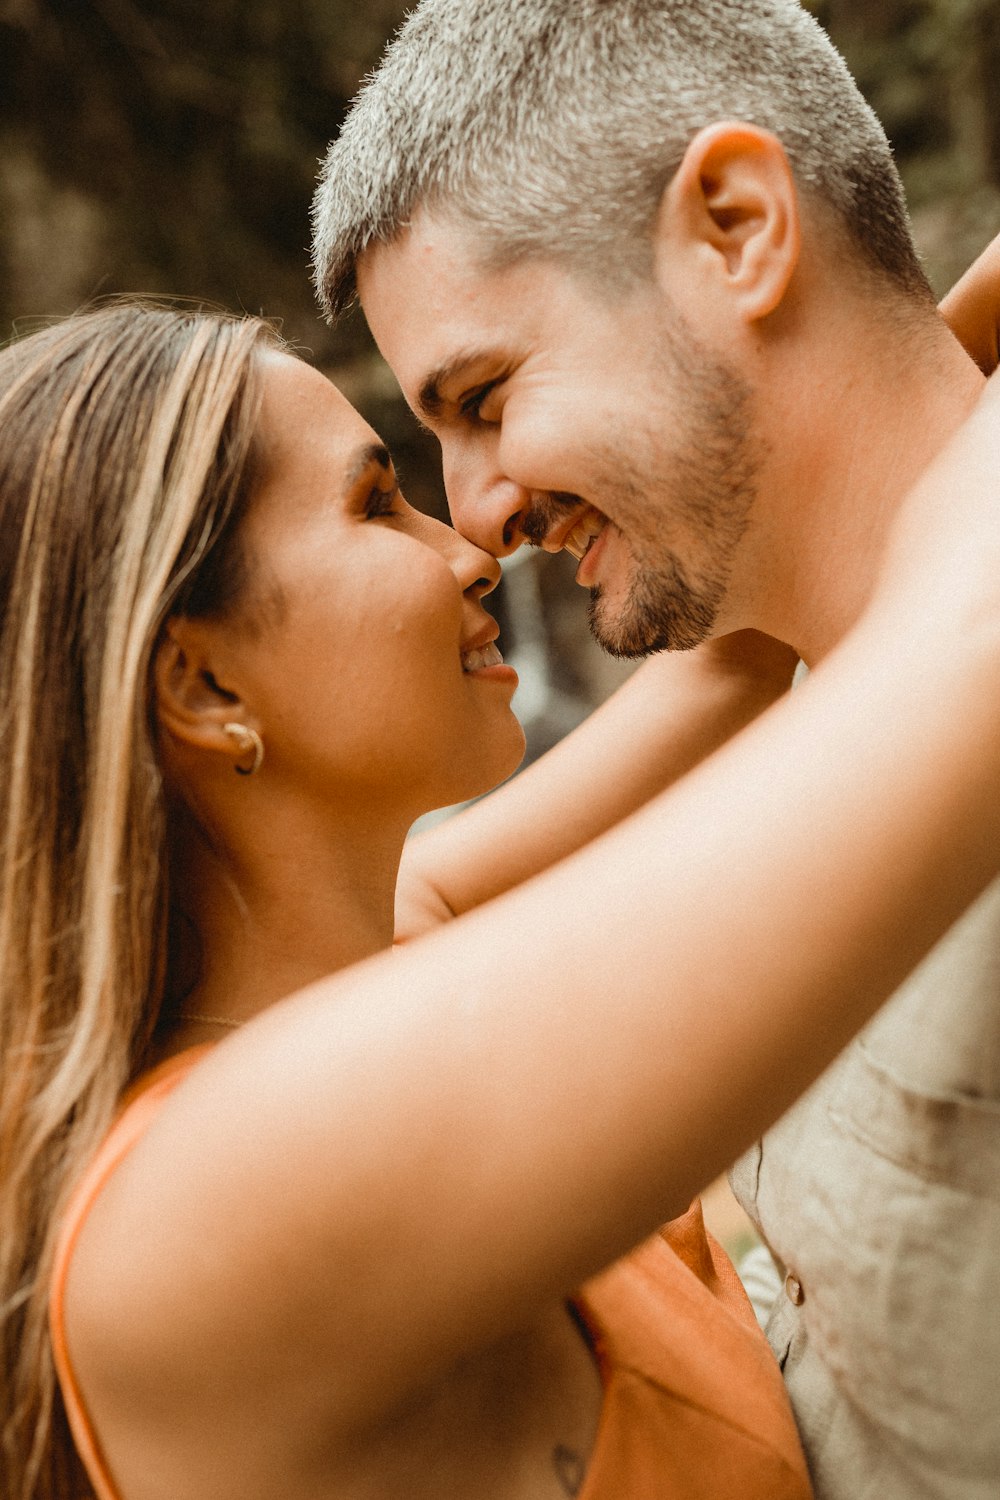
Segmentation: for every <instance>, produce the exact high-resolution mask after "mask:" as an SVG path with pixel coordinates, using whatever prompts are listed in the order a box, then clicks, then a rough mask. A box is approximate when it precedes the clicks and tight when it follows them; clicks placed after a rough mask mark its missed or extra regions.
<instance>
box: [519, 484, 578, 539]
mask: <svg viewBox="0 0 1000 1500" xmlns="http://www.w3.org/2000/svg"><path fill="white" fill-rule="evenodd" d="M586 503H587V502H586V501H585V500H583V499H582V497H581V496H580V495H570V494H568V493H566V492H564V491H561V490H554V491H553V492H552V493H551V494H549V495H546V496H545V497H544V499H539V500H536V501H534V502H533V504H531V505H530V506H529V507H528V509H527V510H524V511H522V512H521V515H520V518H519V521H518V526H519V528H520V531H521V535H522V536H523V537H524V540H525V541H526V542H527V543H528V545H529V546H531V547H540V546H541V545H542V543H543V542H544V540H545V538H546V536H547V535H548V533H549V530H550V528H551V527H552V526H554V525H555V523H556V521H558V520H561V519H562V517H564V516H565V515H566V514H567V513H568V512H569V511H571V510H577V509H578V508H579V507H580V506H581V505H585V504H586Z"/></svg>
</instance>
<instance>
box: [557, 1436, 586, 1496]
mask: <svg viewBox="0 0 1000 1500" xmlns="http://www.w3.org/2000/svg"><path fill="white" fill-rule="evenodd" d="M552 1462H553V1463H554V1464H555V1469H556V1474H557V1475H558V1478H559V1483H560V1484H561V1485H562V1487H563V1489H564V1490H565V1491H566V1493H567V1495H578V1494H579V1493H580V1490H581V1489H582V1488H583V1477H584V1474H585V1473H586V1465H585V1464H584V1461H583V1459H582V1458H581V1457H580V1455H579V1453H574V1452H573V1450H572V1448H567V1447H566V1446H565V1444H564V1443H559V1444H557V1446H556V1447H555V1448H554V1449H553V1452H552Z"/></svg>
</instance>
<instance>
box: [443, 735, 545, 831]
mask: <svg viewBox="0 0 1000 1500" xmlns="http://www.w3.org/2000/svg"><path fill="white" fill-rule="evenodd" d="M511 725H512V729H511V732H510V734H509V735H508V736H507V743H506V744H505V745H504V746H501V745H500V744H499V743H498V742H497V741H493V743H492V744H491V746H490V754H489V755H488V756H483V758H482V760H481V762H480V763H479V764H477V765H474V766H471V767H467V768H466V771H467V774H466V775H463V776H462V777H461V778H459V777H457V776H455V775H454V771H455V768H454V767H452V768H451V771H452V774H451V776H450V777H449V785H448V787H447V789H445V788H441V789H440V790H438V791H437V792H433V793H432V792H431V791H430V789H428V801H427V804H426V806H424V807H423V808H422V809H421V811H420V814H419V818H420V819H422V818H424V817H426V816H428V815H431V816H432V817H433V818H434V821H437V818H436V817H435V815H438V814H442V813H443V812H445V811H446V810H447V809H449V808H455V809H456V810H457V809H458V808H460V807H464V806H465V805H466V804H467V803H469V802H475V801H476V800H477V799H478V798H479V797H485V796H486V794H487V792H493V791H496V789H497V787H498V786H502V785H503V783H504V782H505V781H507V780H508V779H509V778H510V777H511V776H513V774H514V772H515V771H516V770H517V769H518V767H519V766H520V764H521V762H522V761H523V759H524V750H525V738H524V730H523V729H522V728H521V725H520V723H519V721H518V720H517V719H515V718H514V717H513V715H511Z"/></svg>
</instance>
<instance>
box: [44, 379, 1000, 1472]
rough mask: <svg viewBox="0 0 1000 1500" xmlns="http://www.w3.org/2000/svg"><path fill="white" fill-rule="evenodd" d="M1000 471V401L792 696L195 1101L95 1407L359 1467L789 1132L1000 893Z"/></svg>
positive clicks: (104, 1239) (104, 1260) (150, 1169)
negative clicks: (386, 1424)
mask: <svg viewBox="0 0 1000 1500" xmlns="http://www.w3.org/2000/svg"><path fill="white" fill-rule="evenodd" d="M998 449H1000V386H997V387H996V388H992V387H991V388H990V390H989V391H988V392H987V395H986V397H985V398H984V401H983V403H982V405H981V406H980V408H979V410H978V413H977V416H976V417H975V419H974V420H973V422H972V423H971V424H970V425H969V426H968V427H967V428H966V430H965V431H964V432H963V433H962V434H961V435H960V437H959V439H958V440H957V441H956V442H955V443H953V444H952V445H951V446H950V448H949V449H948V451H947V452H946V454H945V455H944V456H943V457H942V459H941V460H940V461H939V463H938V464H937V465H935V466H934V469H933V470H932V471H931V473H930V475H929V476H928V477H927V479H925V480H924V481H923V482H922V484H921V485H920V486H919V487H918V489H917V491H916V492H915V494H914V497H913V498H912V500H911V503H910V504H909V506H908V510H907V514H906V516H905V517H904V522H905V524H904V526H903V527H902V528H901V530H900V536H899V541H898V543H897V545H896V549H895V551H896V561H895V564H894V567H893V569H892V571H891V572H890V575H889V581H888V582H887V583H886V584H885V585H884V586H883V588H882V590H881V593H880V596H879V599H878V600H877V601H876V604H875V606H874V607H873V608H872V609H870V610H869V611H868V613H867V615H866V617H865V618H864V619H863V620H862V621H861V622H860V623H859V625H858V626H857V627H856V629H855V630H854V631H853V632H852V633H851V635H850V637H849V638H848V639H847V640H846V641H845V642H844V644H843V645H842V646H841V647H840V648H838V650H837V651H836V652H834V653H833V654H832V655H831V657H830V658H829V659H828V660H827V661H826V662H824V663H823V664H822V665H821V666H820V667H819V668H818V669H817V670H816V672H815V673H814V674H813V676H812V678H811V679H810V680H809V681H808V682H807V683H806V684H805V685H804V686H803V688H802V689H801V691H799V692H796V693H794V694H790V695H787V696H786V697H785V698H784V699H783V700H782V701H781V702H779V703H778V704H776V705H775V706H774V707H773V708H771V709H769V710H768V711H767V712H766V713H765V714H763V715H762V716H761V717H760V718H759V719H758V720H757V722H756V723H754V724H753V725H751V726H750V727H749V728H748V729H747V730H746V731H745V732H744V733H743V734H742V735H740V736H739V737H738V738H737V739H735V740H734V741H732V742H731V743H730V744H729V745H727V746H725V747H724V748H723V749H721V750H720V751H719V752H718V753H717V754H716V755H714V756H712V757H711V758H710V759H709V760H707V761H706V762H704V763H703V764H702V765H701V766H699V767H698V768H697V769H696V770H695V771H693V772H692V773H691V775H689V776H688V777H686V778H684V780H683V781H681V782H680V783H679V784H678V785H677V786H676V787H675V788H674V789H672V790H671V791H669V792H667V793H665V794H664V795H661V796H658V797H656V798H654V799H653V800H652V801H651V802H650V803H649V804H648V805H647V806H646V807H645V808H643V809H642V810H640V811H639V812H638V813H636V814H634V815H633V816H632V817H631V818H629V819H628V820H626V821H625V822H624V823H623V824H621V825H619V826H618V827H616V828H613V829H612V830H610V831H609V832H608V833H606V834H605V835H603V836H602V837H601V838H599V839H598V840H597V841H596V842H595V843H593V844H591V845H590V846H588V847H587V848H585V849H583V850H581V851H580V852H579V853H577V854H574V855H572V856H571V857H570V858H569V859H567V860H565V861H563V862H562V863H561V864H560V865H558V866H557V867H555V868H553V869H552V870H549V871H546V872H545V873H543V874H541V875H539V876H538V877H536V878H535V879H533V880H531V881H529V882H528V883H527V884H526V885H524V886H522V887H519V888H518V889H516V890H514V891H511V892H510V893H508V894H506V895H504V896H501V897H499V898H498V899H497V900H496V901H494V902H492V903H490V904H489V905H488V906H486V907H484V908H482V909H480V910H477V911H475V912H472V913H470V914H469V915H468V916H465V917H462V918H460V919H458V920H456V921H454V922H450V923H447V924H445V925H444V926H442V927H441V928H440V930H438V931H437V932H435V933H433V934H431V935H430V936H428V937H427V938H425V939H423V940H420V941H418V942H414V943H412V944H410V945H408V946H407V947H405V948H402V949H398V950H396V951H395V952H393V953H391V954H387V955H383V956H380V957H379V958H376V959H373V960H371V961H369V962H367V963H365V964H364V965H361V966H359V967H358V968H356V969H354V970H351V971H347V972H344V973H342V974H340V975H338V976H335V977H333V978H331V979H329V980H326V981H323V982H322V983H320V984H317V985H314V986H312V987H311V988H310V989H309V990H308V991H305V992H303V993H302V994H300V995H298V996H296V997H294V998H292V999H290V1000H289V1001H287V1002H285V1003H284V1004H282V1005H279V1006H276V1007H274V1008H273V1009H272V1010H270V1011H269V1012H267V1013H266V1014H264V1015H263V1016H262V1017H260V1018H259V1019H258V1020H256V1021H254V1022H253V1023H251V1024H250V1025H249V1026H247V1027H246V1028H245V1029H244V1030H243V1031H242V1032H241V1033H239V1034H237V1035H236V1036H235V1037H234V1038H233V1039H232V1041H228V1042H226V1043H225V1044H224V1045H223V1046H221V1047H219V1048H217V1049H216V1051H215V1052H214V1054H213V1055H212V1056H210V1057H209V1058H208V1059H207V1060H206V1061H205V1062H204V1063H203V1064H202V1065H201V1066H199V1067H198V1068H197V1069H196V1070H195V1071H194V1073H193V1074H192V1075H191V1076H190V1078H189V1079H188V1080H187V1081H186V1082H185V1083H184V1084H183V1085H182V1087H181V1088H180V1089H179V1090H178V1092H177V1093H176V1094H175V1095H174V1096H173V1098H172V1099H171V1100H170V1102H169V1104H168V1105H167V1107H166V1109H165V1110H164V1113H163V1114H162V1116H161V1117H160V1118H159V1120H158V1121H157V1123H156V1125H155V1126H154V1127H153V1128H152V1130H151V1131H150V1133H149V1135H148V1136H147V1137H146V1138H145V1139H144V1140H143V1141H142V1142H141V1143H140V1144H139V1146H137V1147H136V1149H135V1151H134V1153H133V1154H132V1156H131V1157H129V1158H128V1159H127V1161H126V1162H125V1163H124V1164H123V1165H122V1167H121V1168H120V1169H119V1171H118V1172H117V1174H116V1175H115V1177H114V1178H113V1179H112V1181H111V1182H110V1184H109V1186H108V1187H107V1189H106V1190H105V1192H104V1194H103V1196H102V1198H101V1200H100V1201H99V1203H98V1205H97V1207H96V1209H95V1211H94V1215H93V1218H92V1220H91V1221H90V1222H89V1223H88V1226H87V1229H86V1231H85V1234H84V1236H83V1238H82V1239H81V1242H80V1245H79V1248H78V1252H77V1260H76V1262H75V1264H74V1270H73V1278H72V1279H71V1283H70V1306H69V1312H70V1320H71V1335H72V1334H73V1333H74V1332H75V1333H76V1334H77V1335H78V1336H82V1337H83V1342H84V1345H85V1347H86V1350H87V1366H86V1370H85V1374H86V1378H87V1382H88V1389H90V1390H92V1391H93V1393H94V1398H95V1399H96V1400H98V1401H99V1400H100V1399H101V1396H102V1392H103V1393H107V1392H109V1391H115V1392H118V1393H119V1397H120V1392H121V1391H122V1390H129V1391H135V1393H136V1394H135V1397H134V1400H135V1403H136V1409H137V1410H139V1411H140V1412H142V1413H143V1416H142V1418H141V1420H143V1421H145V1422H147V1423H149V1424H152V1426H153V1428H154V1429H155V1430H156V1431H161V1430H162V1432H163V1433H164V1434H172V1433H174V1431H175V1430H176V1429H177V1428H178V1427H179V1425H180V1424H181V1423H182V1422H183V1421H184V1420H188V1421H190V1411H191V1402H192V1401H195V1400H198V1399H202V1396H201V1395H192V1391H194V1392H196V1393H202V1394H203V1393H204V1391H205V1390H206V1389H209V1390H211V1391H212V1392H213V1393H214V1394H213V1396H212V1421H211V1423H207V1424H206V1433H207V1434H209V1436H206V1438H205V1442H206V1443H209V1442H210V1444H211V1447H210V1450H209V1451H211V1452H212V1453H213V1454H215V1453H218V1452H219V1451H228V1452H230V1453H232V1452H236V1451H238V1450H239V1451H242V1449H240V1446H239V1445H240V1444H243V1446H244V1447H245V1443H244V1437H245V1436H246V1435H247V1434H248V1433H249V1434H251V1435H252V1433H253V1431H254V1430H255V1426H259V1427H260V1429H261V1430H264V1427H265V1426H266V1428H267V1430H268V1432H270V1433H272V1434H273V1433H275V1432H278V1433H280V1432H288V1433H292V1432H294V1433H296V1434H298V1435H299V1436H300V1438H301V1441H302V1442H305V1441H306V1438H305V1437H303V1436H302V1435H303V1434H304V1433H306V1434H308V1435H310V1436H309V1439H308V1440H309V1441H313V1440H314V1441H315V1442H316V1443H317V1444H318V1443H319V1442H320V1437H321V1435H322V1440H323V1442H324V1443H325V1444H327V1445H328V1448H327V1449H325V1450H324V1451H333V1450H337V1451H346V1449H347V1448H349V1447H350V1445H351V1444H352V1443H353V1442H354V1441H355V1440H356V1438H357V1436H358V1434H359V1433H362V1432H364V1431H368V1430H371V1427H372V1425H373V1424H377V1423H379V1422H380V1421H382V1420H384V1419H385V1418H386V1415H387V1413H389V1412H391V1411H395V1410H398V1409H400V1407H401V1404H402V1403H404V1402H405V1401H406V1400H407V1399H408V1398H409V1397H410V1396H411V1395H412V1394H413V1393H414V1392H416V1391H417V1390H418V1388H422V1387H423V1386H424V1385H425V1383H426V1382H428V1381H431V1380H433V1379H434V1378H435V1377H436V1376H437V1375H439V1374H440V1373H441V1372H443V1371H445V1370H447V1369H449V1368H450V1367H452V1366H453V1365H454V1364H455V1363H456V1361H459V1360H460V1359H462V1358H463V1357H464V1356H466V1355H467V1354H469V1353H470V1352H472V1351H474V1350H476V1349H478V1348H481V1347H483V1346H485V1345H487V1344H489V1343H490V1342H492V1341H494V1340H496V1339H498V1338H500V1337H501V1336H503V1335H504V1334H506V1333H509V1332H510V1331H511V1330H513V1329H516V1328H518V1327H520V1326H522V1324H523V1322H524V1320H525V1319H526V1318H529V1317H530V1316H531V1315H532V1313H533V1310H534V1309H536V1308H537V1307H538V1306H539V1305H541V1304H542V1303H543V1302H544V1301H545V1300H546V1299H548V1298H552V1297H560V1296H563V1295H564V1294H565V1293H566V1292H567V1291H569V1290H570V1289H571V1288H572V1287H574V1286H575V1285H576V1284H578V1283H579V1281H580V1280H582V1279H583V1278H584V1277H586V1276H587V1275H588V1274H590V1273H591V1272H593V1271H595V1270H597V1269H598V1268H599V1267H601V1266H603V1265H605V1264H606V1263H607V1262H609V1261H610V1260H612V1259H613V1258H614V1257H616V1256H617V1255H619V1254H620V1253H621V1252H623V1251H624V1250H626V1249H627V1248H628V1247H629V1246H630V1245H632V1244H634V1243H635V1242H637V1241H638V1240H639V1239H641V1238H642V1237H643V1236H645V1235H646V1234H647V1233H649V1232H650V1231H651V1230H652V1229H653V1228H654V1226H655V1225H656V1224H657V1223H658V1222H659V1221H660V1220H661V1219H662V1218H664V1217H667V1216H669V1215H670V1214H673V1213H675V1212H677V1211H678V1210H679V1209H681V1208H682V1207H684V1206H685V1205H686V1203H687V1201H688V1200H689V1198H690V1197H691V1195H692V1194H693V1193H694V1192H695V1191H696V1190H697V1189H698V1188H700V1187H701V1186H702V1185H703V1184H704V1183H705V1182H707V1181H708V1180H709V1179H710V1178H712V1177H713V1176H714V1175H715V1174H716V1173H717V1172H718V1171H719V1170H720V1169H721V1168H722V1167H724V1166H725V1164H726V1163H727V1162H729V1161H731V1160H732V1159H733V1157H734V1156H735V1155H736V1154H737V1152H738V1151H739V1150H740V1149H741V1148H743V1147H744V1146H745V1145H747V1144H748V1143H749V1142H750V1141H751V1140H752V1139H754V1138H755V1137H756V1136H757V1135H758V1134H759V1133H760V1132H761V1131H762V1130H763V1129H764V1128H765V1127H766V1126H767V1125H768V1124H770V1123H771V1122H772V1121H773V1120H774V1119H775V1118H776V1117H777V1116H778V1115H779V1114H780V1113H781V1112H782V1111H783V1110H784V1109H785V1108H787V1106H788V1105H789V1104H790V1103H791V1102H792V1100H793V1099H794V1098H795V1097H796V1096H797V1095H798V1094H799V1093H800V1092H801V1090H802V1089H803V1088H805V1087H806V1086H807V1085H808V1083H809V1082H810V1081H811V1080H812V1079H813V1078H814V1077H815V1076H816V1075H817V1074H818V1073H819V1072H820V1071H821V1069H822V1068H823V1067H824V1066H825V1065H826V1064H827V1063H828V1062H829V1061H830V1060H831V1059H832V1057H833V1056H834V1055H835V1054H836V1052H837V1051H838V1050H839V1049H840V1048H841V1047H842V1046H843V1045H844V1043H845V1042H846V1041H847V1040H848V1039H849V1038H850V1037H851V1035H853V1033H854V1032H855V1031H856V1030H857V1029H858V1028H859V1027H860V1026H861V1025H862V1024H863V1023H864V1021H865V1020H866V1019H867V1018H868V1017H869V1016H870V1015H871V1013H872V1012H873V1011H874V1009H875V1008H876V1007H877V1005H878V1004H879V1003H880V1001H881V1000H882V999H883V998H884V997H885V996H886V995H887V994H889V992H890V991H891V990H892V989H893V988H894V987H895V985H896V984H897V983H898V982H899V981H900V980H901V979H902V977H903V976H904V975H905V973H906V972H907V971H908V970H909V968H910V967H911V966H912V965H913V964H914V963H915V962H916V961H917V960H919V958H920V957H921V956H922V955H923V954H924V953H925V952H926V950H927V949H928V948H929V947H930V945H931V944H932V943H933V942H934V941H935V940H936V939H937V938H938V937H939V936H940V935H941V934H942V933H943V932H944V930H945V929H946V928H947V927H948V925H949V924H950V923H951V922H952V921H953V920H954V919H955V918H956V917H957V916H958V915H959V914H960V912H961V911H962V910H963V909H964V907H965V906H966V905H967V904H968V902H969V901H970V900H972V899H973V898H974V897H975V896H976V895H977V893H978V892H979V891H980V890H981V889H982V888H983V887H984V886H985V884H986V883H987V882H988V881H989V879H990V878H991V877H992V876H993V875H994V874H995V873H996V870H997V867H998V864H1000V793H998V791H997V788H998V786H1000V693H998V692H997V691H996V685H997V682H998V681H1000V585H998V582H997V580H998V579H1000V520H998V516H1000V505H998V504H997V502H996V501H995V499H994V491H995V482H994V477H993V476H994V474H995V471H996V462H995V459H996V453H997V451H998ZM942 493H947V494H948V496H949V504H948V506H942V505H941V504H940V496H941V494H942ZM109 1266H110V1267H113V1268H114V1270H113V1274H111V1273H109ZM74 1283H75V1284H76V1285H77V1286H78V1287H80V1288H84V1289H85V1291H80V1292H79V1294H78V1295H77V1296H76V1297H74ZM123 1329H124V1330H127V1333H125V1332H123ZM137 1420H138V1419H137ZM236 1434H239V1437H237V1436H236ZM165 1440H166V1439H165Z"/></svg>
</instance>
